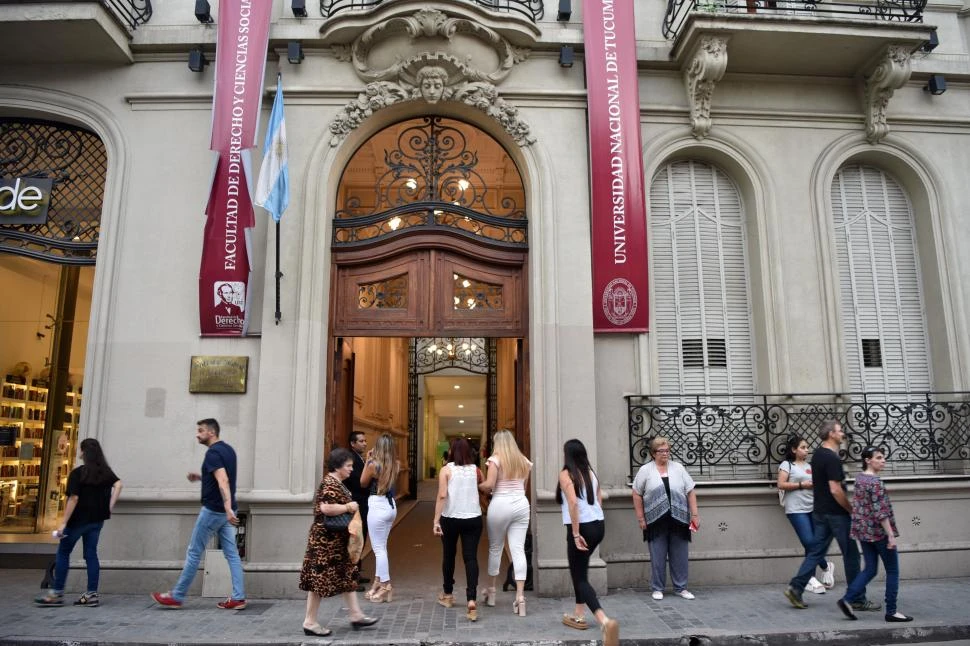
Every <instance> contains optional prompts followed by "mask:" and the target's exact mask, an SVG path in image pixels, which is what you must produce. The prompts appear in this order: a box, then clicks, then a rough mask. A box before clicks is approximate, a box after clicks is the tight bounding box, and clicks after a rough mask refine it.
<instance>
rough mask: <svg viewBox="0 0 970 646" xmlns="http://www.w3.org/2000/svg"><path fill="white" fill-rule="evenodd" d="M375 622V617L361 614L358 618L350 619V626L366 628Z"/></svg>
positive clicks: (358, 628) (355, 628) (356, 628)
mask: <svg viewBox="0 0 970 646" xmlns="http://www.w3.org/2000/svg"><path fill="white" fill-rule="evenodd" d="M376 623H377V617H368V616H367V615H364V616H362V617H361V618H360V619H351V620H350V627H351V628H353V629H354V630H360V629H361V628H367V627H368V626H373V625H374V624H376Z"/></svg>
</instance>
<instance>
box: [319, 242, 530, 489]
mask: <svg viewBox="0 0 970 646" xmlns="http://www.w3.org/2000/svg"><path fill="white" fill-rule="evenodd" d="M421 242H422V241H421V240H417V241H416V240H414V239H413V238H412V239H411V240H410V241H409V244H408V245H407V246H406V247H405V246H403V245H402V246H398V245H394V244H390V245H384V246H382V247H379V248H377V249H375V248H371V249H367V250H364V249H359V250H344V249H339V250H338V249H334V266H333V271H332V274H331V275H332V283H331V317H330V339H331V343H330V347H331V350H332V352H331V354H330V357H329V364H330V365H329V368H330V370H329V374H330V376H331V377H330V380H329V383H328V392H327V416H326V417H327V429H326V433H327V437H328V444H338V445H343V444H344V443H345V442H346V438H347V436H348V435H349V433H350V431H351V430H355V428H357V427H355V423H354V402H355V398H354V397H355V393H354V380H355V372H356V365H355V354H354V352H353V343H351V342H349V341H348V339H351V338H354V337H409V338H412V339H413V338H419V337H436V338H437V337H441V338H483V337H484V338H486V339H489V340H491V341H494V340H496V339H499V338H503V339H507V341H504V342H503V343H513V344H514V348H515V351H514V364H513V368H512V369H513V370H514V382H515V385H514V408H515V415H514V422H512V423H509V424H508V425H509V426H514V432H515V435H516V439H517V440H518V442H519V445H520V446H521V447H522V448H523V450H524V451H525V452H526V453H529V446H530V437H529V431H528V419H529V414H528V411H529V408H528V401H529V394H528V374H529V373H528V340H527V337H528V293H527V259H528V256H527V252H526V251H525V250H506V249H495V248H490V247H482V246H479V245H474V244H471V243H467V242H465V241H463V240H460V239H448V240H445V241H441V240H435V239H434V238H428V239H426V240H424V241H423V242H424V243H425V244H421ZM412 345H413V344H412ZM411 372H412V374H409V375H408V383H409V392H408V399H409V403H408V408H409V415H408V429H407V430H408V434H409V438H408V445H409V451H408V453H409V456H408V457H409V461H410V462H411V464H410V467H411V468H412V469H414V468H415V467H416V465H415V464H413V462H414V460H415V456H416V453H415V451H414V450H413V447H416V446H417V441H418V438H417V432H418V429H417V428H416V426H417V423H419V422H416V415H415V414H414V413H415V410H416V409H415V407H416V406H417V402H416V401H412V400H415V399H416V393H415V392H411V391H412V390H414V388H415V386H414V383H416V379H417V373H416V372H415V371H414V368H413V367H412V369H411ZM491 396H493V397H494V396H496V395H495V393H494V392H492V393H491ZM358 430H359V429H358ZM489 439H490V438H489ZM411 480H412V493H413V492H414V488H413V483H414V478H412V479H411Z"/></svg>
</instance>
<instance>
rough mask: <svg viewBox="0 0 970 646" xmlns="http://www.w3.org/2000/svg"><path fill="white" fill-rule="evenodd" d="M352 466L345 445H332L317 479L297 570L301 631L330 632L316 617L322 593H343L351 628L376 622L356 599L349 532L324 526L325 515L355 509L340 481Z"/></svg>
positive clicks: (348, 511)
mask: <svg viewBox="0 0 970 646" xmlns="http://www.w3.org/2000/svg"><path fill="white" fill-rule="evenodd" d="M353 470H354V456H353V454H351V452H350V451H348V450H347V449H334V450H333V451H332V452H331V453H330V456H329V457H328V458H327V475H325V476H324V477H323V480H321V481H320V486H319V487H318V488H317V495H316V497H315V498H314V501H313V524H312V525H310V536H309V538H307V546H306V555H305V556H304V557H303V568H302V569H301V570H300V589H301V590H306V593H307V595H306V615H305V616H304V617H303V634H304V635H310V636H316V637H326V636H327V635H329V634H330V633H331V630H330V629H329V628H324V627H323V626H321V625H320V623H319V621H318V620H317V611H318V610H319V609H320V600H321V599H322V598H323V597H334V596H336V595H338V594H342V595H343V596H344V603H345V604H346V606H347V609H348V612H349V615H350V625H351V626H352V627H353V629H354V630H359V629H360V628H363V627H365V626H372V625H374V624H375V623H377V619H376V618H374V617H368V616H366V615H365V614H364V613H363V612H362V611H361V609H360V604H358V603H357V563H355V562H353V561H351V559H350V554H349V553H348V551H347V544H348V543H349V542H350V534H349V533H348V532H347V531H346V530H343V529H340V530H337V529H328V528H327V526H326V525H325V522H326V517H327V516H340V515H342V514H347V513H350V514H353V513H356V512H357V510H358V506H357V503H356V502H354V501H353V498H352V497H351V495H350V490H349V489H347V487H345V486H344V484H343V481H344V480H346V479H347V477H348V476H350V472H351V471H353Z"/></svg>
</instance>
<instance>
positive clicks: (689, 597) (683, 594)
mask: <svg viewBox="0 0 970 646" xmlns="http://www.w3.org/2000/svg"><path fill="white" fill-rule="evenodd" d="M677 596H678V597H683V598H684V599H687V600H688V601H691V600H692V599H694V595H693V594H691V592H690V590H681V591H680V592H678V593H677Z"/></svg>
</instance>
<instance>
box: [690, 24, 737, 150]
mask: <svg viewBox="0 0 970 646" xmlns="http://www.w3.org/2000/svg"><path fill="white" fill-rule="evenodd" d="M728 40H729V37H728V36H704V37H703V38H701V41H700V43H699V44H698V46H697V49H696V51H695V52H694V54H693V56H691V57H690V64H689V65H688V66H687V70H686V71H685V72H684V84H685V85H686V87H687V102H688V103H689V104H690V129H691V132H692V133H693V135H694V136H695V137H696V138H697V139H703V138H704V137H706V136H707V135H708V134H709V133H710V131H711V125H712V124H711V99H712V98H713V97H714V87H715V86H716V85H717V83H718V81H720V80H721V79H722V78H723V77H724V71H725V70H726V69H727V61H728V58H727V44H728Z"/></svg>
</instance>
